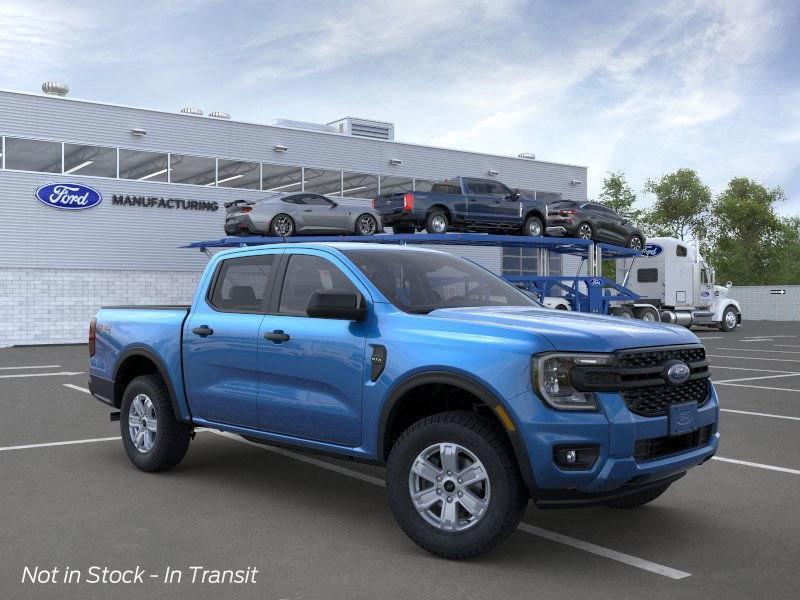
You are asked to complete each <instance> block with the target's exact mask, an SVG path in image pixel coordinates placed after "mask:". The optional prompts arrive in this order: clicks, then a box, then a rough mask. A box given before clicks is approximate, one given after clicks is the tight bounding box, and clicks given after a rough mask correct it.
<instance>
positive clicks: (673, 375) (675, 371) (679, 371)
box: [667, 362, 692, 385]
mask: <svg viewBox="0 0 800 600" xmlns="http://www.w3.org/2000/svg"><path fill="white" fill-rule="evenodd" d="M691 374H692V371H691V370H690V369H689V365H687V364H686V363H683V362H677V363H674V364H673V365H672V366H670V367H669V368H668V369H667V381H669V382H670V383H671V384H673V385H680V384H681V383H684V382H685V381H686V380H687V379H689V377H690V376H691Z"/></svg>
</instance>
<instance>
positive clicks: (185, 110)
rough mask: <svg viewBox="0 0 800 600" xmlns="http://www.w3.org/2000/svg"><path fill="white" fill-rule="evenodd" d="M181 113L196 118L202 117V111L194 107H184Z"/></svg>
mask: <svg viewBox="0 0 800 600" xmlns="http://www.w3.org/2000/svg"><path fill="white" fill-rule="evenodd" d="M181 112H182V113H183V114H184V115H194V116H196V117H202V116H203V111H202V110H200V109H199V108H197V107H195V106H184V107H183V108H182V109H181Z"/></svg>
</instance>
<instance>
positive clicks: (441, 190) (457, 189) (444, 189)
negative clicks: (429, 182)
mask: <svg viewBox="0 0 800 600" xmlns="http://www.w3.org/2000/svg"><path fill="white" fill-rule="evenodd" d="M381 189H383V188H381ZM431 192H432V193H434V194H455V195H461V186H460V185H458V182H457V181H448V180H445V181H439V182H437V183H434V184H433V187H431Z"/></svg>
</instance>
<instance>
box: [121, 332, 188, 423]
mask: <svg viewBox="0 0 800 600" xmlns="http://www.w3.org/2000/svg"><path fill="white" fill-rule="evenodd" d="M139 356H141V357H143V358H146V359H147V360H149V361H150V362H152V363H153V364H154V365H155V366H156V369H157V370H158V374H159V375H160V376H161V379H163V380H164V383H165V384H166V386H167V392H168V393H169V400H170V403H171V404H172V412H173V414H174V415H175V418H176V419H178V421H182V422H184V423H190V422H191V414H190V415H189V418H188V419H186V418H184V417H183V416H181V411H180V407H179V406H178V399H177V395H176V394H175V388H174V386H173V385H172V379H170V377H169V375H168V371H167V368H166V367H165V366H164V362H163V361H162V360H161V359H160V358H159V357H158V355H157V354H155V353H154V352H153V351H152V350H150V349H148V348H144V347H142V346H135V347H133V348H128V349H127V350H126V351H125V352H123V353H122V354H121V355H120V356H119V358H118V359H117V365H116V367H115V368H114V380H113V381H114V404H116V406H117V408H120V407H121V406H122V394H124V393H125V390H120V392H119V393H117V379H118V374H119V369H120V367H121V366H122V365H123V364H125V361H126V360H128V359H129V358H134V357H139ZM187 412H188V406H187Z"/></svg>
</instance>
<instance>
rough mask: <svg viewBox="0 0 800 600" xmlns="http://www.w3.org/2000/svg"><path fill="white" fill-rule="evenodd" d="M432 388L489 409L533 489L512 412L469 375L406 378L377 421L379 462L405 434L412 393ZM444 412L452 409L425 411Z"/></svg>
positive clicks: (430, 373)
mask: <svg viewBox="0 0 800 600" xmlns="http://www.w3.org/2000/svg"><path fill="white" fill-rule="evenodd" d="M431 386H433V388H434V389H435V386H442V387H445V388H449V389H451V390H453V389H454V390H457V391H460V392H462V393H464V394H468V395H469V396H472V397H474V398H475V399H477V400H478V401H479V402H480V404H481V405H483V406H485V407H486V408H487V409H488V411H486V412H487V416H488V415H489V414H490V415H491V418H492V419H493V420H494V421H496V422H497V423H498V425H499V426H500V428H501V429H502V431H503V432H504V433H505V435H506V437H507V438H508V440H509V442H510V444H511V447H512V449H513V451H514V456H515V457H516V460H517V465H518V468H519V471H520V474H521V475H522V479H523V481H524V482H525V485H526V486H528V488H529V489H533V488H534V481H533V470H532V468H531V461H530V457H529V455H528V451H527V448H526V446H525V442H524V440H523V439H522V436H521V435H520V432H519V427H518V426H517V424H516V422H515V421H514V418H513V417H512V416H511V413H510V412H509V411H508V410H507V409H506V407H505V406H504V405H503V403H502V401H501V400H500V399H499V398H498V397H497V395H495V394H494V393H493V392H492V391H490V390H489V389H488V388H487V387H486V386H485V385H484V384H482V383H480V382H478V381H475V380H474V379H472V378H470V377H468V376H466V375H463V374H460V373H453V372H451V371H424V372H422V373H416V374H414V375H412V376H410V377H407V378H406V379H403V380H402V381H401V382H400V383H398V384H397V385H396V386H395V387H394V388H393V389H392V391H391V392H390V393H389V395H388V397H387V399H386V401H385V402H384V403H383V407H382V408H381V413H380V418H379V421H378V437H377V454H378V459H379V460H381V461H385V460H386V459H387V458H388V456H389V452H390V451H391V449H392V445H393V442H394V441H395V440H396V439H397V437H399V434H400V433H402V431H399V432H398V431H397V427H396V426H397V425H398V424H399V422H398V418H399V417H400V416H401V415H402V414H403V408H405V407H409V405H411V404H413V403H414V398H413V397H412V395H411V393H412V392H414V391H415V390H416V391H422V390H429V389H431ZM424 407H425V408H430V405H429V404H426V405H424ZM445 410H451V408H447V407H445V406H441V410H439V409H438V408H436V409H434V410H427V411H423V412H427V413H428V414H436V413H438V412H443V411H445Z"/></svg>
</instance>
